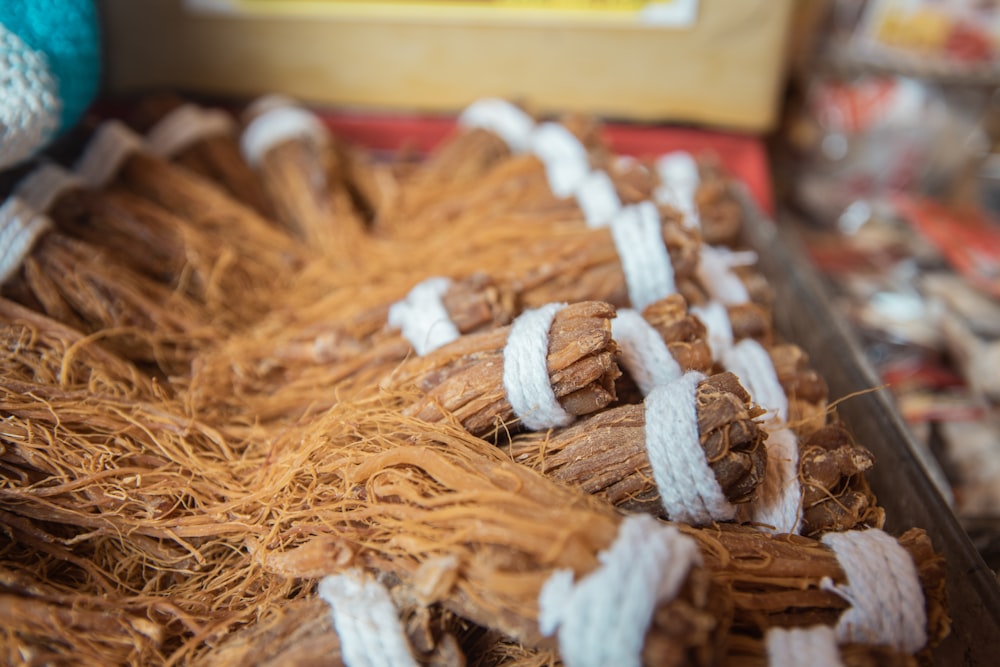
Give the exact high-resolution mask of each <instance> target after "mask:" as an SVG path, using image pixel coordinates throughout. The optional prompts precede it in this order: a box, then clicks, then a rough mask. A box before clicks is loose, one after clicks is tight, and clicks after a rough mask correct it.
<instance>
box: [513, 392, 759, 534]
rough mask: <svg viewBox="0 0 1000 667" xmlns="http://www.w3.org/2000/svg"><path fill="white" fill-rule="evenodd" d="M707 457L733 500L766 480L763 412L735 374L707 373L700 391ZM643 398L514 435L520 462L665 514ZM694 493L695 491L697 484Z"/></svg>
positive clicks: (617, 501)
mask: <svg viewBox="0 0 1000 667" xmlns="http://www.w3.org/2000/svg"><path fill="white" fill-rule="evenodd" d="M695 400H696V411H697V423H698V440H699V443H700V445H701V448H702V449H703V450H704V454H705V461H706V462H707V464H708V467H709V468H710V469H711V471H712V473H713V474H714V476H715V479H716V480H717V481H718V484H719V487H720V488H721V490H722V493H723V494H724V496H725V498H726V500H728V501H729V502H730V503H732V504H740V503H745V502H747V501H748V500H750V499H751V498H752V497H753V495H754V492H755V490H756V489H757V487H758V486H759V485H760V483H761V482H762V481H763V477H764V470H765V466H766V461H767V454H766V451H765V448H764V438H765V435H764V433H763V431H761V430H760V429H759V428H758V426H757V424H756V423H755V421H754V419H755V418H756V417H758V416H759V415H760V414H761V411H760V410H759V409H756V408H754V407H753V406H752V405H751V404H750V396H749V394H747V393H746V390H745V389H743V387H741V386H740V384H739V382H738V381H737V379H736V377H735V376H734V375H733V374H732V373H722V374H719V375H713V376H710V377H707V378H705V379H704V380H702V381H701V382H700V383H699V385H698V388H697V393H696V396H695ZM646 438H647V431H646V407H645V405H641V404H640V405H621V406H617V407H613V408H609V409H607V410H604V411H602V412H599V413H597V414H595V415H592V416H589V417H587V418H585V419H582V420H580V422H579V423H577V424H573V425H571V426H568V427H566V428H562V429H557V430H555V431H552V432H551V433H545V434H525V435H519V436H517V437H515V438H514V439H513V441H512V442H511V444H510V447H509V451H510V454H511V456H512V457H513V459H514V460H515V461H518V462H520V463H524V464H526V465H528V466H530V467H532V468H535V469H537V470H539V471H541V472H543V473H545V474H546V475H547V476H549V477H551V478H553V479H556V480H559V481H560V482H563V483H567V484H570V485H572V486H575V487H579V488H581V489H583V490H584V491H586V492H587V493H591V494H595V495H597V496H599V497H601V498H603V499H605V500H607V501H608V502H610V503H611V504H612V505H616V506H618V507H621V508H623V509H627V510H630V511H640V512H650V513H653V514H663V512H664V509H663V504H662V502H661V499H660V491H659V489H658V488H657V482H656V480H655V479H654V473H653V469H652V466H651V464H650V460H649V454H648V453H647V443H646ZM692 492H694V491H693V490H692Z"/></svg>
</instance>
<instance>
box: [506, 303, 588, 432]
mask: <svg viewBox="0 0 1000 667" xmlns="http://www.w3.org/2000/svg"><path fill="white" fill-rule="evenodd" d="M565 307H566V304H564V303H550V304H546V305H544V306H541V307H540V308H535V309H534V310H526V311H525V312H523V313H521V315H519V316H518V317H517V319H515V320H514V323H513V324H512V325H511V327H510V333H509V334H508V335H507V344H506V345H505V346H504V350H503V388H504V392H505V394H506V396H507V402H509V403H510V406H511V407H512V408H513V409H514V414H515V415H517V417H518V418H519V419H520V420H521V423H522V424H524V426H525V427H526V428H529V429H531V430H533V431H540V430H543V429H547V428H553V427H556V426H566V425H567V424H569V423H570V422H572V421H573V415H571V414H570V413H568V412H566V410H564V409H563V407H562V405H560V403H559V399H557V398H556V395H555V392H554V391H552V382H551V380H549V370H548V357H549V328H550V327H551V326H552V320H553V319H554V318H555V316H556V314H557V313H558V312H559V311H560V310H562V309H563V308H565Z"/></svg>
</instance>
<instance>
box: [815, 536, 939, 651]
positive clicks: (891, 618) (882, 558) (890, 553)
mask: <svg viewBox="0 0 1000 667" xmlns="http://www.w3.org/2000/svg"><path fill="white" fill-rule="evenodd" d="M821 539H822V542H823V544H825V545H827V546H828V547H830V548H831V549H833V552H834V553H835V554H836V555H837V562H838V563H840V567H841V569H843V570H844V574H845V575H847V583H846V584H845V585H841V586H837V585H835V584H834V583H833V582H832V581H830V580H829V579H825V580H824V581H823V582H822V584H821V588H823V589H824V590H829V591H832V592H834V593H837V594H838V595H840V596H841V597H842V598H844V599H845V600H847V601H848V602H849V603H850V604H851V606H850V608H849V609H847V610H845V611H844V612H843V613H842V614H841V616H840V619H839V620H838V621H837V640H838V641H839V642H840V643H842V644H849V643H857V644H872V645H877V646H888V647H890V648H893V649H895V650H897V651H902V652H904V653H909V654H914V653H916V652H917V651H919V650H921V649H922V648H923V647H924V645H925V644H926V643H927V611H926V609H925V606H924V605H925V601H924V592H923V588H922V587H921V585H920V577H919V575H918V573H917V566H916V565H915V564H914V562H913V559H912V558H911V557H910V554H909V553H908V552H907V551H906V549H904V548H903V547H902V546H900V544H899V542H897V541H896V540H895V539H894V538H892V537H891V536H889V535H888V534H886V533H884V532H882V531H881V530H877V529H871V530H851V531H847V532H843V533H827V534H825V535H823V537H822V538H821Z"/></svg>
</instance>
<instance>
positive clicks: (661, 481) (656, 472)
mask: <svg viewBox="0 0 1000 667" xmlns="http://www.w3.org/2000/svg"><path fill="white" fill-rule="evenodd" d="M703 379H705V376H704V375H702V374H701V373H698V372H694V371H692V372H688V373H685V374H684V375H683V376H681V377H680V378H678V379H677V380H674V381H673V382H672V383H670V384H667V385H661V386H659V387H655V388H654V389H653V390H652V391H651V392H650V393H649V395H648V396H646V400H645V405H646V431H645V434H646V455H647V456H648V457H649V463H650V465H651V467H652V468H653V479H654V480H655V481H656V487H657V489H658V490H659V492H660V500H661V502H662V503H663V509H664V511H665V512H666V514H667V516H668V517H670V518H671V519H672V520H674V521H681V522H683V523H687V524H691V525H695V526H697V525H704V524H708V523H712V522H713V521H729V520H731V519H733V518H734V517H735V516H736V506H735V505H733V504H732V503H730V502H729V501H728V500H727V499H726V496H725V494H724V493H723V492H722V487H721V486H720V485H719V480H718V479H716V477H715V473H714V472H712V469H711V468H710V467H709V466H708V461H706V460H705V450H704V449H702V447H701V438H700V435H699V433H698V410H697V402H696V391H697V388H698V383H699V382H701V381H702V380H703Z"/></svg>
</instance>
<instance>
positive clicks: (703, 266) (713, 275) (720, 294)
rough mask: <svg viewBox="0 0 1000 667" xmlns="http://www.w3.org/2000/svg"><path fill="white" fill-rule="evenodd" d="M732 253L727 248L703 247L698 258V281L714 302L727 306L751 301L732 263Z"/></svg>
mask: <svg viewBox="0 0 1000 667" xmlns="http://www.w3.org/2000/svg"><path fill="white" fill-rule="evenodd" d="M731 255H732V253H730V252H729V250H728V249H726V248H713V247H712V246H709V245H702V246H701V249H700V251H699V257H698V279H699V280H700V281H701V284H702V285H704V286H705V290H706V291H707V292H708V294H709V296H711V297H712V299H713V300H715V301H718V302H719V303H722V304H725V305H727V306H736V305H739V304H743V303H747V302H748V301H750V293H749V292H747V288H746V285H744V284H743V280H742V279H740V277H739V276H738V275H736V273H735V272H733V269H732V265H731V263H730V257H731Z"/></svg>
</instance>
